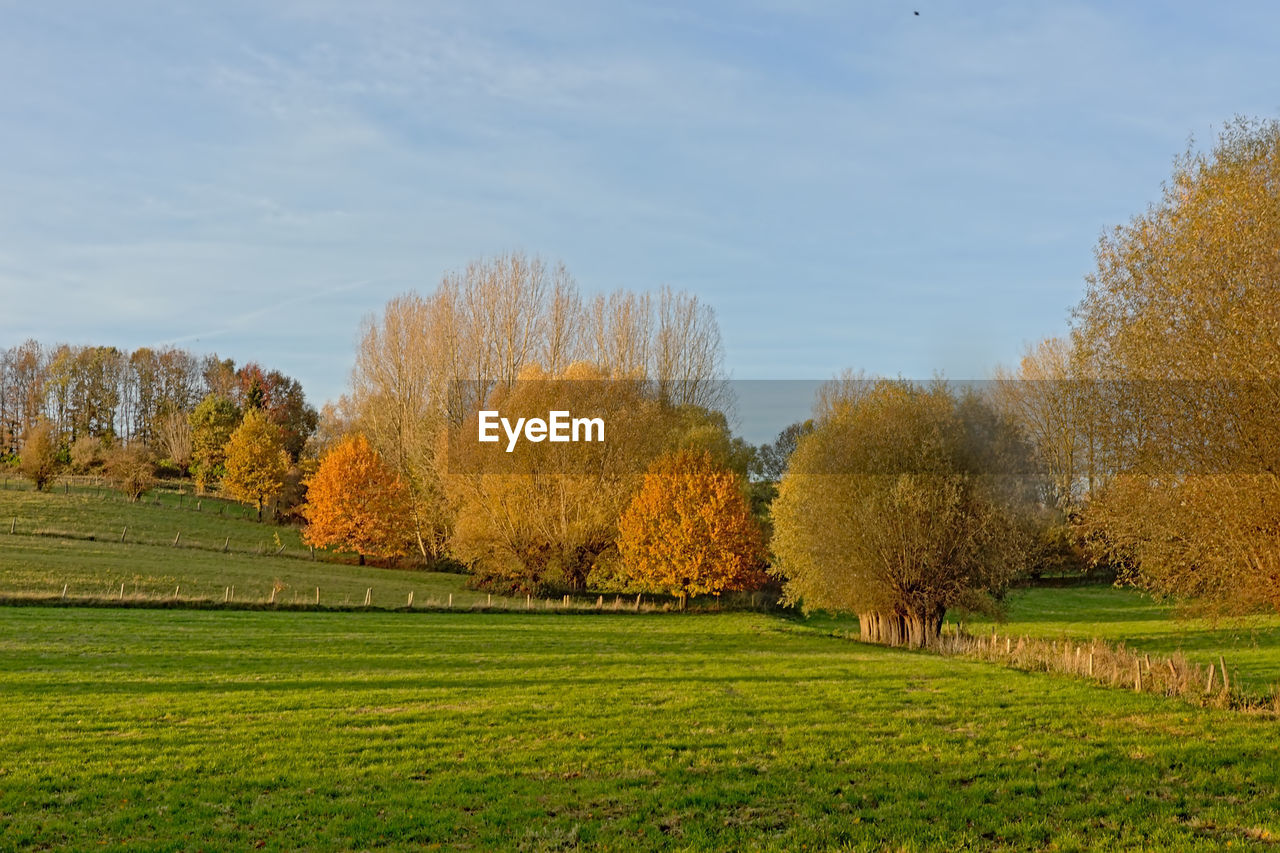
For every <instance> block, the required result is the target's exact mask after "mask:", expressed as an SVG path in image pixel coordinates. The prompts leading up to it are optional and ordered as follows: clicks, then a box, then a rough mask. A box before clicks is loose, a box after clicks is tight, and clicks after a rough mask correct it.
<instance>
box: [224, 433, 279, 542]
mask: <svg viewBox="0 0 1280 853" xmlns="http://www.w3.org/2000/svg"><path fill="white" fill-rule="evenodd" d="M226 469H227V472H226V475H225V476H223V478H222V487H223V488H224V489H226V491H227V493H228V494H230V495H231V497H232V498H234V499H235V500H238V501H243V502H245V503H256V504H257V506H258V520H259V521H261V520H262V507H263V505H264V504H265V503H266V501H267V500H268V499H269V498H271V497H273V496H274V495H276V494H277V493H278V492H279V491H280V489H281V487H283V486H284V478H285V475H286V474H288V472H289V454H288V453H286V452H285V451H284V447H283V446H282V445H281V442H280V432H279V430H277V429H276V427H275V426H274V425H273V424H271V423H270V422H268V421H267V416H266V414H265V413H264V412H263V411H262V410H261V409H249V410H248V411H247V412H245V414H244V419H243V420H242V421H241V422H240V426H238V427H236V430H235V432H233V433H231V438H230V439H229V440H228V441H227V448H226Z"/></svg>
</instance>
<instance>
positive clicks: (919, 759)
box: [0, 607, 1280, 850]
mask: <svg viewBox="0 0 1280 853" xmlns="http://www.w3.org/2000/svg"><path fill="white" fill-rule="evenodd" d="M0 692H2V693H3V696H4V701H3V702H0V825H2V826H3V827H4V833H3V841H0V844H3V846H5V847H7V848H9V849H19V848H38V847H44V846H54V847H73V848H90V847H92V848H94V849H138V848H148V849H247V848H251V847H255V846H264V847H266V848H267V849H275V848H297V847H306V848H310V849H360V848H372V847H390V848H402V849H403V848H410V847H417V846H427V847H430V846H448V847H464V848H470V849H491V848H503V849H510V848H525V849H564V848H573V847H588V848H590V847H600V848H609V849H617V848H627V847H638V848H658V847H666V848H672V849H694V848H721V849H755V848H761V849H776V850H801V849H806V848H808V849H883V848H886V847H887V848H889V849H907V850H926V849H927V850H955V849H960V848H966V847H967V848H971V849H986V850H1000V849H1008V850H1011V849H1031V848H1035V849H1059V850H1074V849H1097V850H1113V849H1121V848H1132V849H1139V848H1151V847H1156V848H1161V849H1185V850H1196V849H1198V850H1219V849H1222V848H1223V847H1224V846H1225V845H1227V844H1228V843H1231V844H1233V845H1235V846H1236V847H1242V848H1248V847H1252V846H1257V847H1260V848H1261V847H1270V846H1273V844H1274V841H1275V839H1276V838H1277V837H1280V819H1278V818H1277V815H1280V762H1277V761H1276V760H1275V758H1276V734H1277V723H1276V722H1275V721H1274V720H1273V719H1269V718H1263V717H1256V716H1249V715H1243V714H1238V713H1231V712H1224V711H1216V710H1207V709H1199V708H1193V707H1190V706H1187V705H1185V704H1182V703H1179V702H1175V701H1168V700H1164V699H1160V698H1157V697H1152V696H1146V695H1134V694H1132V693H1129V692H1126V691H1120V690H1110V689H1105V688H1098V687H1090V686H1087V685H1085V684H1083V683H1080V682H1077V681H1074V680H1071V679H1067V678H1058V677H1053V676H1046V675H1032V674H1027V673H1022V672H1017V671H1013V670H1008V669H1004V668H1001V667H995V666H990V665H984V664H980V663H973V662H968V661H962V660H956V659H947V658H940V657H936V656H932V655H928V654H919V653H911V652H906V651H895V650H889V649H883V648H877V647H868V646H862V645H860V644H857V643H853V642H849V641H844V640H838V639H835V638H832V637H827V636H822V635H820V634H818V633H815V632H813V631H809V630H805V629H802V628H798V627H797V626H795V625H794V624H793V623H791V622H790V621H788V620H786V619H783V618H779V617H776V616H769V615H765V614H749V613H739V614H722V615H702V616H679V615H665V616H664V615H630V614H625V615H600V616H559V615H541V614H539V615H520V614H465V613H457V614H450V613H436V614H430V615H412V614H398V613H364V614H352V613H298V612H228V611H215V612H206V611H167V610H165V611H158V610H108V609H63V608H12V607H10V608H0Z"/></svg>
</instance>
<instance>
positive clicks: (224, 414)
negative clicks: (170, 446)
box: [188, 394, 240, 492]
mask: <svg viewBox="0 0 1280 853" xmlns="http://www.w3.org/2000/svg"><path fill="white" fill-rule="evenodd" d="M188 421H189V423H190V425H191V473H192V474H193V475H194V476H195V481H196V489H197V490H199V491H200V492H204V491H205V490H206V489H208V488H210V487H211V486H213V485H214V484H216V483H217V482H218V481H219V480H220V479H221V478H222V475H223V474H224V473H225V471H226V460H227V452H226V448H227V442H228V441H230V439H231V434H232V433H233V432H235V429H236V426H237V425H238V424H239V423H240V410H239V409H237V408H236V404H235V403H233V402H231V400H230V398H228V397H222V396H218V395H216V394H210V395H209V396H207V397H205V398H204V399H203V400H201V401H200V403H199V405H197V406H196V407H195V410H194V411H192V413H191V415H190V417H189V418H188Z"/></svg>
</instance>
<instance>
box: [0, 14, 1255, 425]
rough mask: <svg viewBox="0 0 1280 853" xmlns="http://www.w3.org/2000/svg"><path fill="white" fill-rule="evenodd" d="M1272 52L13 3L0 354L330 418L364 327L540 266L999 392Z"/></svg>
mask: <svg viewBox="0 0 1280 853" xmlns="http://www.w3.org/2000/svg"><path fill="white" fill-rule="evenodd" d="M916 12H919V14H915V13H916ZM1278 39H1280V4H1272V3H1267V2H1257V3H1230V2H1224V3H1214V4H1207V3H1202V2H1186V3H1182V2H1178V3H1138V2H1132V3H1124V4H1115V3H1109V2H1097V3H1081V2H1069V0H1053V1H1052V2H1028V0H1018V2H1007V3H1006V2H983V3H973V2H971V0H970V1H969V2H966V0H958V2H935V0H906V2H895V0H877V2H848V0H845V2H830V3H828V2H823V0H795V2H780V0H758V2H751V0H747V2H725V3H716V2H703V3H684V2H681V3H669V4H668V3H629V2H618V3H604V2H582V3H576V2H536V3H530V2H511V3H503V2H497V3H485V2H464V3H431V2H412V1H410V0H406V2H392V0H368V2H360V3H351V2H323V0H321V1H320V2H291V1H290V0H280V2H273V3H267V4H264V3H257V2H236V0H228V2H218V3H205V2H189V3H177V2H168V0H166V2H132V0H119V2H112V3H93V2H88V0H84V2H60V0H50V2H45V3H17V2H10V1H9V0H0V347H7V346H11V345H13V344H16V343H19V342H21V341H22V340H25V339H26V338H36V339H38V340H40V341H42V342H44V343H46V344H52V343H58V342H67V343H72V344H105V345H114V346H118V347H121V348H124V349H134V348H137V347H140V346H160V345H166V344H172V345H177V346H182V347H185V348H188V349H191V350H193V351H195V352H197V353H206V352H217V353H219V354H220V355H222V356H223V357H230V358H233V359H235V360H236V361H237V362H238V363H244V362H248V361H257V362H260V363H262V364H263V365H265V366H266V367H268V368H274V369H279V370H282V371H284V372H285V373H287V374H289V375H291V376H294V377H297V378H298V379H299V380H300V381H301V382H302V383H303V386H304V388H305V389H306V391H307V393H308V396H309V398H310V399H311V400H312V401H313V402H315V403H317V404H319V403H321V402H323V401H325V400H327V399H332V398H335V397H336V396H337V395H339V394H340V393H342V392H343V390H344V388H345V386H346V383H347V380H348V378H349V375H350V369H351V365H352V361H353V354H354V350H355V346H356V343H357V340H358V329H359V323H360V321H361V319H362V318H364V317H366V316H368V315H370V314H373V313H375V312H377V311H379V310H380V309H381V308H382V306H383V305H384V304H385V303H386V302H387V300H388V299H390V298H391V297H393V296H395V295H397V294H399V293H403V292H405V291H407V290H412V289H416V290H419V291H423V292H426V291H429V290H430V289H431V288H433V287H434V285H435V284H436V282H438V281H439V279H440V277H441V275H442V274H443V273H444V272H446V271H448V270H451V269H456V268H459V267H461V266H463V265H464V264H465V263H466V261H467V260H468V259H472V258H478V257H485V256H491V255H494V254H498V253H501V252H506V251H512V250H517V251H525V252H528V253H530V254H539V255H541V256H543V257H544V258H547V259H549V260H562V261H564V262H565V263H566V264H567V266H568V267H569V269H570V271H571V272H572V273H573V274H574V276H575V277H576V278H577V280H578V282H579V284H580V286H581V287H582V289H583V290H584V291H585V292H587V293H591V292H595V291H601V290H611V289H614V288H617V287H625V288H631V289H636V290H643V289H650V288H657V287H660V286H662V285H670V286H672V287H674V288H676V289H681V290H687V291H690V292H693V293H695V294H697V295H698V296H699V297H700V298H701V299H703V300H705V301H707V302H708V303H710V304H711V305H713V306H714V307H715V309H716V311H717V315H718V317H719V321H720V325H721V330H722V333H723V336H724V341H725V351H726V352H725V354H726V365H727V367H728V370H729V373H730V375H731V376H732V377H733V378H735V379H813V378H818V379H821V378H825V377H828V376H831V375H833V374H834V373H835V372H837V371H839V370H841V369H843V368H854V369H862V370H866V371H869V372H871V373H875V374H885V375H902V376H906V377H929V376H933V375H934V374H935V373H942V374H945V375H946V376H949V377H952V378H980V377H984V376H988V375H989V374H990V372H991V370H992V369H993V368H994V367H995V366H996V365H998V364H1012V363H1014V362H1016V359H1017V358H1018V356H1019V354H1020V352H1021V351H1022V349H1023V347H1024V346H1025V345H1026V344H1027V343H1030V342H1034V341H1035V340H1038V339H1040V338H1042V337H1045V336H1048V335H1054V334H1061V333H1063V332H1064V331H1066V329H1067V328H1068V323H1069V320H1070V310H1071V308H1072V306H1073V305H1074V304H1075V303H1076V302H1078V300H1079V299H1080V297H1081V296H1082V295H1083V293H1084V286H1085V284H1084V277H1085V276H1086V275H1087V274H1088V273H1089V271H1090V269H1091V267H1092V265H1093V256H1092V252H1093V247H1094V246H1095V245H1096V243H1097V240H1098V237H1099V235H1100V234H1101V233H1102V232H1103V231H1104V230H1105V229H1108V228H1110V227H1113V226H1115V225H1118V224H1122V223H1124V222H1125V221H1127V220H1128V219H1129V218H1130V217H1131V216H1133V215H1135V214H1137V213H1140V212H1141V211H1142V210H1143V209H1144V208H1145V207H1146V206H1147V205H1148V204H1149V203H1151V202H1153V201H1155V200H1157V199H1158V197H1159V193H1160V188H1161V182H1162V181H1163V180H1164V179H1165V178H1166V177H1167V176H1168V175H1169V174H1170V171H1171V166H1172V161H1173V158H1174V157H1175V156H1176V155H1177V154H1178V153H1179V152H1182V151H1184V150H1185V149H1186V148H1187V146H1188V144H1189V143H1190V144H1194V145H1197V146H1205V145H1211V144H1212V141H1213V139H1214V137H1215V135H1216V133H1217V130H1218V128H1220V127H1221V125H1222V124H1223V123H1224V122H1226V121H1228V120H1230V119H1231V118H1232V117H1233V116H1236V115H1246V116H1257V117H1274V116H1276V115H1277V114H1278V113H1280V88H1277V87H1276V85H1275V82H1276V81H1277V80H1280V51H1278V50H1276V49H1275V45H1276V43H1277V41H1278Z"/></svg>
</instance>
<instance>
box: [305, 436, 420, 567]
mask: <svg viewBox="0 0 1280 853" xmlns="http://www.w3.org/2000/svg"><path fill="white" fill-rule="evenodd" d="M407 500H408V493H407V490H406V489H405V485H404V483H403V482H402V481H401V480H400V477H399V476H398V475H397V474H396V472H395V471H394V470H392V468H391V466H390V465H388V464H387V463H386V461H385V460H383V458H382V457H381V456H380V455H379V454H378V452H377V451H376V450H374V449H373V448H372V447H371V446H370V445H369V441H368V439H366V438H365V437H364V436H363V435H361V434H359V433H357V434H355V435H352V436H348V437H347V438H345V439H343V440H342V441H341V442H339V443H338V444H337V445H336V446H335V447H334V448H333V449H332V450H330V451H329V452H328V453H326V454H325V456H324V458H323V459H321V460H320V466H319V468H317V469H316V473H315V475H314V476H313V477H311V479H310V480H308V481H307V505H306V506H305V507H304V508H303V510H302V513H303V515H304V516H305V517H306V519H307V528H306V530H305V531H304V532H303V539H304V540H305V541H306V542H307V543H308V544H310V545H315V546H319V547H323V546H326V545H334V546H337V547H338V548H341V549H342V550H345V551H354V552H355V553H356V554H358V555H360V564H361V565H364V558H365V555H369V556H374V557H398V556H400V555H402V554H404V553H405V545H406V544H407V543H408V542H409V540H410V538H411V536H412V530H411V529H410V525H409V522H408V519H407V518H406V517H405V514H404V512H403V508H404V506H405V503H406V501H407Z"/></svg>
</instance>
